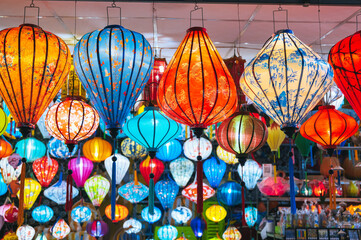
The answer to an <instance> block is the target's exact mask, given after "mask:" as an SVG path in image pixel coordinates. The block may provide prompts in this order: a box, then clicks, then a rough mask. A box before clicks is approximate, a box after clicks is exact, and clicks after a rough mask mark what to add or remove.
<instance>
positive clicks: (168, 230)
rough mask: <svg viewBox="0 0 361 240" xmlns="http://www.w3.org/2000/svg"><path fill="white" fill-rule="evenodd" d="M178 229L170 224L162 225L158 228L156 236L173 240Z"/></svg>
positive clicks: (164, 239)
mask: <svg viewBox="0 0 361 240" xmlns="http://www.w3.org/2000/svg"><path fill="white" fill-rule="evenodd" d="M177 235H178V230H177V228H176V227H174V226H172V225H169V224H168V225H164V226H161V227H160V228H159V229H158V232H157V236H158V238H159V239H160V240H174V239H176V238H177Z"/></svg>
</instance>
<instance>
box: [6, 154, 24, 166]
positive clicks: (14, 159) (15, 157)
mask: <svg viewBox="0 0 361 240" xmlns="http://www.w3.org/2000/svg"><path fill="white" fill-rule="evenodd" d="M7 160H8V163H9V164H10V165H11V166H12V167H13V168H17V167H18V166H20V165H21V156H20V155H19V154H17V153H13V154H11V155H10V156H9V157H8V159H7Z"/></svg>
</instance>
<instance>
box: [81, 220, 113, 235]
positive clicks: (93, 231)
mask: <svg viewBox="0 0 361 240" xmlns="http://www.w3.org/2000/svg"><path fill="white" fill-rule="evenodd" d="M86 231H87V232H88V234H89V235H90V236H92V237H95V238H96V239H98V238H100V237H103V236H104V235H106V234H107V233H108V231H109V228H108V224H106V222H104V221H102V220H94V221H92V222H90V223H88V224H87V225H86Z"/></svg>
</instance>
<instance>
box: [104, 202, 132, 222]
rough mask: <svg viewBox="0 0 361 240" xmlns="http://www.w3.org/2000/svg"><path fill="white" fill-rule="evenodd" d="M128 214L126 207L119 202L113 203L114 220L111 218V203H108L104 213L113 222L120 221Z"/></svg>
mask: <svg viewBox="0 0 361 240" xmlns="http://www.w3.org/2000/svg"><path fill="white" fill-rule="evenodd" d="M128 214H129V210H128V208H126V207H125V206H123V205H120V204H115V216H114V220H112V210H111V205H108V206H107V207H106V208H105V215H106V216H107V218H109V219H110V220H112V222H113V223H116V222H119V221H122V220H123V219H125V218H126V217H127V216H128Z"/></svg>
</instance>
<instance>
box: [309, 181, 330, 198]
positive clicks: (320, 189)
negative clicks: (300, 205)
mask: <svg viewBox="0 0 361 240" xmlns="http://www.w3.org/2000/svg"><path fill="white" fill-rule="evenodd" d="M312 192H313V194H314V195H315V196H316V197H324V196H326V194H327V188H326V187H325V185H324V184H323V182H321V181H317V182H315V183H314V184H313V188H312Z"/></svg>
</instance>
